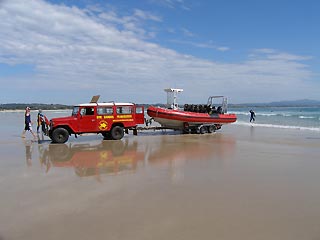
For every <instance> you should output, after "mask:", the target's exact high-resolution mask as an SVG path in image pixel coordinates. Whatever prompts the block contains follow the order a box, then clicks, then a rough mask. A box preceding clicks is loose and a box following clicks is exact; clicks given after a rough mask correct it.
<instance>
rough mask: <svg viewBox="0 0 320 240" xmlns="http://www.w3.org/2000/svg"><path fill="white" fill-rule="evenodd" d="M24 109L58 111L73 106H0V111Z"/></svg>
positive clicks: (11, 104) (6, 104)
mask: <svg viewBox="0 0 320 240" xmlns="http://www.w3.org/2000/svg"><path fill="white" fill-rule="evenodd" d="M26 107H30V109H31V110H38V109H42V110H58V109H59V110H60V109H72V107H73V106H69V105H63V104H42V103H30V104H27V103H5V104H0V111H4V110H24V109H25V108H26Z"/></svg>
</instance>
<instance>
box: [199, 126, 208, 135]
mask: <svg viewBox="0 0 320 240" xmlns="http://www.w3.org/2000/svg"><path fill="white" fill-rule="evenodd" d="M199 132H200V134H204V133H206V127H204V126H202V127H200V129H199Z"/></svg>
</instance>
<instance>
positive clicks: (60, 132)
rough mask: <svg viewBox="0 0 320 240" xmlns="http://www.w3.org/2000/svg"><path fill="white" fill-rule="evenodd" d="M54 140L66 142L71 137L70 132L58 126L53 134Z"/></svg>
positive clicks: (55, 141)
mask: <svg viewBox="0 0 320 240" xmlns="http://www.w3.org/2000/svg"><path fill="white" fill-rule="evenodd" d="M51 139H52V142H54V143H65V142H66V141H68V139H69V132H68V130H66V129H65V128H56V129H54V130H53V132H52V134H51Z"/></svg>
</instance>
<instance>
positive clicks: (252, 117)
mask: <svg viewBox="0 0 320 240" xmlns="http://www.w3.org/2000/svg"><path fill="white" fill-rule="evenodd" d="M249 112H250V122H255V120H256V114H255V113H254V111H253V110H250V111H249Z"/></svg>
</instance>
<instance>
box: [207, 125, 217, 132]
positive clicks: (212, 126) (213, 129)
mask: <svg viewBox="0 0 320 240" xmlns="http://www.w3.org/2000/svg"><path fill="white" fill-rule="evenodd" d="M207 130H208V133H213V132H214V131H215V130H216V128H215V126H214V125H211V126H209V127H208V129H207Z"/></svg>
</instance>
